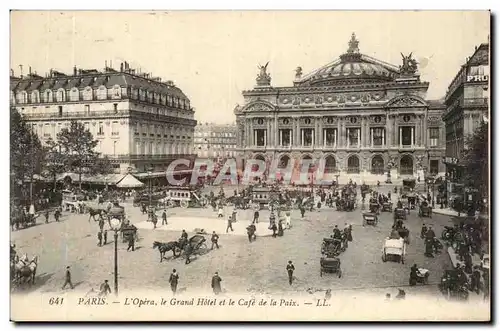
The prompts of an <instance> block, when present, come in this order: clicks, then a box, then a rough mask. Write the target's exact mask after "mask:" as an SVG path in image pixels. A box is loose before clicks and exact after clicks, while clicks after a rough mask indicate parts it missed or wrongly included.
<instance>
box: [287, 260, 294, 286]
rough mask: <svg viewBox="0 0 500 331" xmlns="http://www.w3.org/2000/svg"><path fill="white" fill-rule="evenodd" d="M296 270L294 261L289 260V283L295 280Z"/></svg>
mask: <svg viewBox="0 0 500 331" xmlns="http://www.w3.org/2000/svg"><path fill="white" fill-rule="evenodd" d="M294 271H295V266H294V265H293V263H292V261H288V265H287V266H286V272H287V273H288V283H289V284H290V285H292V282H293V272H294Z"/></svg>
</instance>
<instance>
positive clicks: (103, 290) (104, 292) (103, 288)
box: [99, 279, 111, 297]
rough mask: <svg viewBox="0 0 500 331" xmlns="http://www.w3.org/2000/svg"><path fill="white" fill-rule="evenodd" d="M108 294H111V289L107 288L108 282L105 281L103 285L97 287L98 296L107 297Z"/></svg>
mask: <svg viewBox="0 0 500 331" xmlns="http://www.w3.org/2000/svg"><path fill="white" fill-rule="evenodd" d="M108 294H111V287H109V283H108V280H107V279H106V280H105V281H104V283H102V284H101V286H100V287H99V296H100V297H107V296H108Z"/></svg>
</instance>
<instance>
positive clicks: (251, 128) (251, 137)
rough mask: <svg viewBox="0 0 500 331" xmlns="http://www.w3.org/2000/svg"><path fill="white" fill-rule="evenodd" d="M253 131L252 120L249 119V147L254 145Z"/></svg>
mask: <svg viewBox="0 0 500 331" xmlns="http://www.w3.org/2000/svg"><path fill="white" fill-rule="evenodd" d="M256 142H257V141H256V139H255V131H254V129H253V118H250V146H252V147H253V146H255V145H256Z"/></svg>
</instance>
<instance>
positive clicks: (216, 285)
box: [212, 272, 222, 295]
mask: <svg viewBox="0 0 500 331" xmlns="http://www.w3.org/2000/svg"><path fill="white" fill-rule="evenodd" d="M221 282H222V279H221V278H220V277H219V273H218V272H216V273H215V274H214V276H213V277H212V289H213V291H214V294H215V295H217V294H219V293H220V292H222V289H221V286H220V283H221Z"/></svg>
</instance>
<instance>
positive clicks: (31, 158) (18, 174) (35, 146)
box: [10, 107, 44, 198]
mask: <svg viewBox="0 0 500 331" xmlns="http://www.w3.org/2000/svg"><path fill="white" fill-rule="evenodd" d="M43 163H44V158H43V148H42V144H41V143H40V140H39V139H38V136H37V134H36V133H35V132H33V130H32V129H31V127H30V126H29V125H28V124H27V123H26V121H25V120H24V119H23V117H22V116H21V114H19V112H18V111H17V110H16V109H15V108H13V107H12V108H11V111H10V168H11V176H12V178H11V184H12V185H13V186H12V188H11V190H12V193H13V195H14V196H17V198H21V196H20V195H21V194H22V193H21V192H20V191H19V190H16V189H17V188H18V185H17V184H18V183H19V182H21V183H24V182H25V180H26V179H27V178H29V179H30V183H31V184H30V185H32V182H33V176H34V175H35V174H40V173H41V168H42V166H43ZM30 191H31V189H30ZM31 194H32V192H30V195H31ZM30 198H31V196H30Z"/></svg>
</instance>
